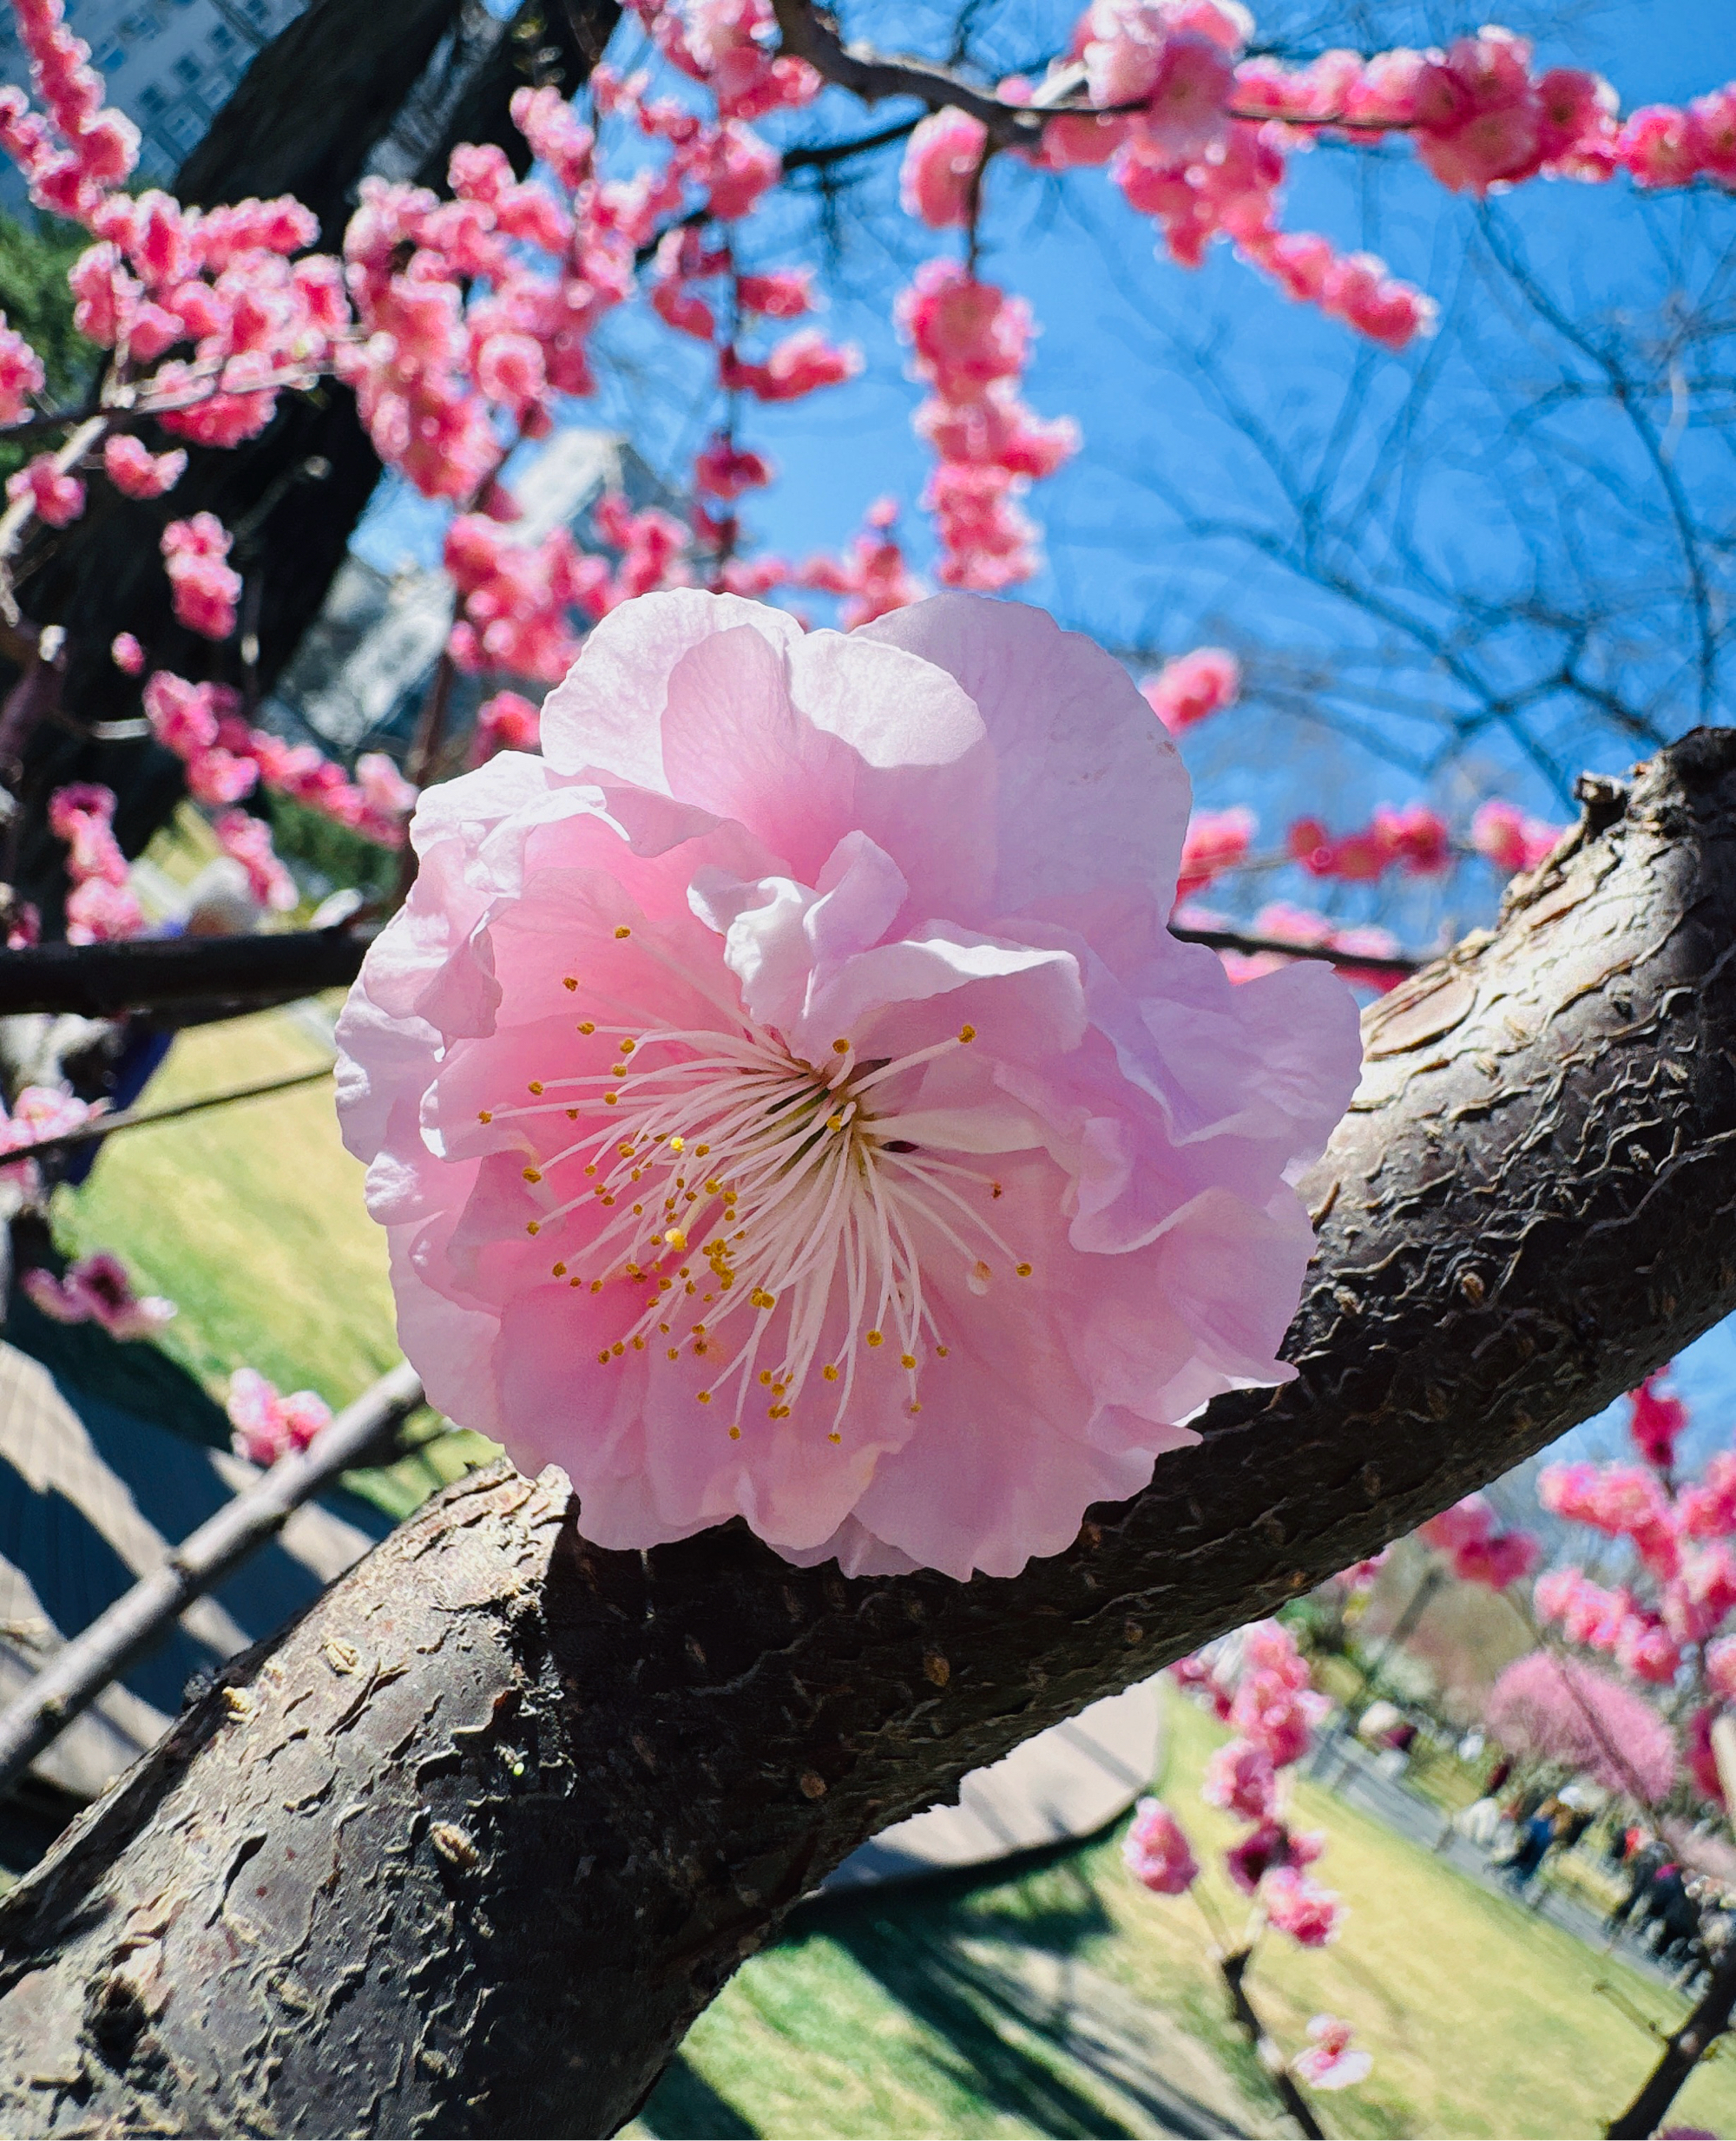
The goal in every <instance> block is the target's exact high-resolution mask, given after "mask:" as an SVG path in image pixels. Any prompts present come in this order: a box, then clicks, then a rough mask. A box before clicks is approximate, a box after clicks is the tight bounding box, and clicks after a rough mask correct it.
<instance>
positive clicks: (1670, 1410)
mask: <svg viewBox="0 0 1736 2141" xmlns="http://www.w3.org/2000/svg"><path fill="white" fill-rule="evenodd" d="M1669 1372H1670V1371H1669V1369H1668V1368H1667V1367H1665V1368H1660V1369H1656V1370H1654V1373H1653V1374H1651V1375H1649V1376H1647V1378H1646V1380H1645V1381H1644V1382H1642V1383H1641V1385H1640V1387H1639V1389H1637V1390H1635V1391H1634V1392H1633V1393H1632V1395H1631V1396H1629V1398H1628V1400H1627V1404H1628V1415H1627V1432H1628V1434H1629V1435H1632V1436H1633V1438H1634V1448H1635V1449H1637V1450H1638V1451H1639V1453H1640V1455H1641V1456H1642V1457H1643V1458H1644V1459H1645V1460H1646V1462H1647V1464H1650V1465H1655V1466H1656V1467H1657V1468H1658V1469H1659V1471H1660V1472H1667V1471H1668V1470H1669V1468H1670V1467H1671V1466H1672V1465H1673V1464H1674V1462H1675V1455H1676V1439H1677V1437H1678V1436H1679V1435H1680V1434H1681V1431H1682V1429H1683V1428H1685V1427H1686V1426H1687V1406H1686V1405H1684V1404H1683V1403H1682V1402H1681V1400H1680V1398H1679V1397H1670V1396H1666V1395H1665V1394H1664V1393H1663V1392H1662V1391H1661V1390H1660V1389H1657V1388H1656V1387H1655V1386H1656V1384H1657V1383H1658V1382H1660V1381H1661V1380H1662V1378H1663V1377H1664V1376H1667V1375H1668V1373H1669Z"/></svg>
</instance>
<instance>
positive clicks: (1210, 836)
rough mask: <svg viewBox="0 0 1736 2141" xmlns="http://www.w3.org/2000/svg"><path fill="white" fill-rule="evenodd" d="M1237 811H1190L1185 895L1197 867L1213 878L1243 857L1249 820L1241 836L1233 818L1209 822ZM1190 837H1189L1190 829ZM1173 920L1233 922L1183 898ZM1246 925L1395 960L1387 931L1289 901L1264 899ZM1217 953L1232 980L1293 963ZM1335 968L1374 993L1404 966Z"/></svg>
mask: <svg viewBox="0 0 1736 2141" xmlns="http://www.w3.org/2000/svg"><path fill="white" fill-rule="evenodd" d="M1239 815H1242V813H1238V812H1235V811H1195V812H1194V814H1193V825H1195V826H1199V827H1200V843H1199V845H1198V846H1197V847H1196V849H1195V850H1194V853H1193V856H1192V857H1190V856H1189V855H1188V853H1187V850H1186V849H1185V848H1184V850H1183V851H1182V880H1181V890H1182V891H1183V893H1184V895H1185V894H1186V893H1187V891H1188V890H1190V889H1191V888H1190V885H1189V879H1190V877H1194V876H1196V875H1197V872H1198V871H1199V870H1200V869H1201V868H1203V867H1208V866H1209V867H1210V868H1211V870H1212V876H1213V877H1220V876H1222V875H1224V874H1226V872H1227V871H1229V870H1234V869H1236V868H1238V867H1239V866H1240V864H1242V863H1243V862H1245V861H1246V858H1247V852H1248V847H1249V845H1250V844H1251V843H1252V837H1253V825H1252V824H1251V823H1250V824H1249V825H1248V826H1247V828H1246V837H1244V834H1243V829H1242V828H1241V827H1240V826H1239V825H1238V824H1235V823H1233V822H1232V823H1230V824H1227V825H1225V826H1223V827H1222V828H1221V830H1220V828H1219V827H1218V826H1217V825H1216V824H1214V823H1213V821H1214V820H1218V819H1230V820H1232V821H1233V820H1234V819H1235V818H1237V817H1238V816H1239ZM1189 838H1190V839H1192V838H1193V831H1192V827H1190V830H1189ZM1172 919H1173V920H1174V921H1175V922H1176V923H1185V924H1187V926H1189V927H1191V928H1194V929H1228V928H1230V927H1232V926H1233V925H1232V923H1230V920H1229V918H1228V917H1227V916H1225V915H1221V914H1218V913H1216V912H1214V911H1213V910H1212V909H1211V908H1208V907H1201V906H1199V905H1196V904H1194V903H1192V902H1191V901H1185V902H1184V903H1183V904H1182V905H1180V906H1179V907H1177V909H1176V910H1175V913H1174V916H1173V917H1172ZM1246 928H1247V929H1248V932H1249V934H1250V935H1251V936H1261V937H1267V938H1270V939H1272V941H1274V942H1285V943H1290V944H1293V945H1295V946H1296V948H1297V949H1298V950H1299V951H1301V950H1302V949H1311V950H1312V949H1315V948H1317V947H1318V949H1322V950H1325V951H1339V952H1345V953H1353V954H1354V955H1355V956H1356V957H1357V959H1358V962H1361V961H1365V960H1370V959H1386V958H1397V956H1398V951H1399V943H1398V939H1397V937H1396V936H1394V935H1393V934H1392V932H1391V929H1382V928H1381V927H1380V926H1379V925H1378V923H1351V924H1349V925H1344V924H1340V923H1336V922H1333V921H1332V920H1331V919H1330V918H1329V917H1328V916H1325V915H1321V914H1316V913H1314V912H1313V911H1312V910H1310V909H1308V908H1305V907H1297V906H1293V905H1292V903H1290V902H1289V901H1288V900H1268V901H1267V902H1266V904H1265V905H1264V906H1263V907H1261V908H1260V909H1259V911H1258V912H1257V913H1256V914H1255V916H1254V917H1253V921H1252V922H1251V923H1248V924H1246ZM1218 956H1219V957H1220V959H1221V960H1222V961H1223V962H1224V967H1225V970H1226V972H1227V973H1228V975H1229V976H1230V979H1231V980H1232V981H1234V982H1253V981H1258V980H1259V978H1260V976H1261V975H1266V974H1276V973H1277V972H1278V971H1279V969H1280V968H1282V967H1286V966H1289V965H1292V963H1293V962H1292V960H1290V959H1289V958H1287V957H1286V956H1285V955H1284V954H1283V953H1281V952H1277V951H1257V952H1241V951H1220V953H1219V955H1218ZM1335 971H1336V972H1337V973H1338V974H1339V975H1342V977H1343V978H1344V979H1345V981H1347V982H1350V983H1351V985H1352V986H1353V987H1355V988H1371V989H1373V990H1375V991H1376V992H1377V993H1378V994H1384V992H1385V991H1386V990H1388V989H1390V988H1397V986H1398V984H1399V983H1400V982H1403V981H1404V980H1406V979H1407V978H1408V969H1405V968H1404V967H1401V966H1393V967H1390V968H1385V967H1378V966H1367V965H1364V964H1361V963H1358V964H1357V965H1355V966H1342V967H1338V968H1337V969H1335Z"/></svg>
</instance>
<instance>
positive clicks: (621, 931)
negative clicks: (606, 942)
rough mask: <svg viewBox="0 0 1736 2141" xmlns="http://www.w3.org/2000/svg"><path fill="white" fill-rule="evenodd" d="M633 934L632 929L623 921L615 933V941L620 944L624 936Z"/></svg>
mask: <svg viewBox="0 0 1736 2141" xmlns="http://www.w3.org/2000/svg"><path fill="white" fill-rule="evenodd" d="M632 934H633V932H632V930H631V929H628V926H627V924H626V923H624V922H623V923H621V926H620V927H619V929H616V931H615V942H616V943H617V944H618V943H619V942H621V938H622V937H623V936H632Z"/></svg>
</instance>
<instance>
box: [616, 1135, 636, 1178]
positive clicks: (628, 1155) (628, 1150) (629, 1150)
mask: <svg viewBox="0 0 1736 2141" xmlns="http://www.w3.org/2000/svg"><path fill="white" fill-rule="evenodd" d="M615 1151H616V1152H617V1153H620V1154H621V1158H622V1159H632V1157H633V1139H631V1138H623V1139H621V1142H620V1144H619V1145H617V1146H615ZM633 1179H634V1180H635V1182H636V1181H637V1180H638V1179H639V1178H638V1176H637V1175H635V1176H634V1178H633Z"/></svg>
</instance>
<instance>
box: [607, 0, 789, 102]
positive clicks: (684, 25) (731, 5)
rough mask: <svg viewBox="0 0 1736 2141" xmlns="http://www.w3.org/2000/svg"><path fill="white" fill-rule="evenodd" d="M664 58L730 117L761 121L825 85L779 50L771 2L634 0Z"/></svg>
mask: <svg viewBox="0 0 1736 2141" xmlns="http://www.w3.org/2000/svg"><path fill="white" fill-rule="evenodd" d="M634 12H635V14H637V15H638V16H640V18H641V21H642V22H643V23H644V24H645V26H646V28H647V30H649V31H650V33H651V35H652V36H653V37H654V39H655V40H656V44H657V49H658V50H659V51H660V52H661V54H662V55H663V56H664V58H665V59H667V60H668V61H670V62H672V63H673V64H674V66H676V67H678V68H679V69H681V72H682V73H683V74H684V75H687V76H689V77H690V79H692V80H693V81H694V82H703V83H704V84H705V85H706V87H707V89H709V90H710V91H711V92H712V94H713V96H715V98H716V99H717V108H718V109H719V111H720V113H722V114H723V115H724V116H725V117H726V118H728V119H761V118H764V117H765V116H766V115H767V114H768V113H770V112H774V111H791V110H797V109H799V108H800V107H801V106H803V105H805V104H811V103H812V102H813V100H814V98H815V97H817V96H818V95H819V92H820V89H821V88H822V86H823V84H822V82H821V81H820V77H819V75H817V74H816V73H815V72H814V70H813V69H812V67H810V66H809V65H808V64H807V62H806V61H805V60H799V59H792V58H790V57H788V56H786V55H785V54H783V53H780V52H779V50H778V49H777V48H778V43H779V39H778V25H777V20H776V17H775V16H773V12H772V6H771V0H686V4H685V5H684V6H682V7H681V9H679V10H677V9H674V8H670V7H666V6H664V5H662V4H661V0H634Z"/></svg>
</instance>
